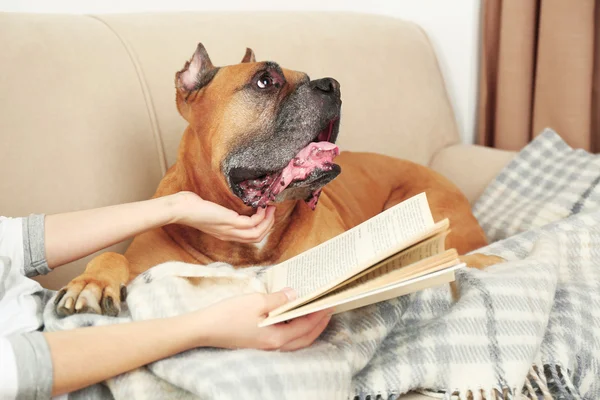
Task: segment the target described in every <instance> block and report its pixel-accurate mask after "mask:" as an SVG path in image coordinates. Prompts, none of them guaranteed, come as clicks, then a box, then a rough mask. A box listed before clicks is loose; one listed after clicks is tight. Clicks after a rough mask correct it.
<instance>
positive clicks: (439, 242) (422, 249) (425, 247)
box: [332, 230, 450, 290]
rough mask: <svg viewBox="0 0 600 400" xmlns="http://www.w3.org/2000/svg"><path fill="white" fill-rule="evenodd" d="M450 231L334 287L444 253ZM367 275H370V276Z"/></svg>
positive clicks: (410, 248) (363, 279) (397, 254)
mask: <svg viewBox="0 0 600 400" xmlns="http://www.w3.org/2000/svg"><path fill="white" fill-rule="evenodd" d="M448 233H450V231H449V230H448V231H445V232H442V233H439V234H437V235H435V236H433V237H431V238H429V239H426V240H424V241H422V242H420V243H417V244H416V245H414V246H412V247H409V248H408V249H406V250H403V251H401V252H400V253H396V254H394V255H393V256H391V257H388V258H386V259H385V260H383V261H381V262H379V263H377V264H375V265H373V266H372V267H370V268H368V269H366V270H364V271H363V272H361V273H360V274H357V275H354V276H353V277H352V278H350V279H348V280H346V281H344V282H342V283H341V284H339V285H338V286H336V287H335V288H333V289H337V288H339V287H342V286H345V285H347V284H348V283H350V282H353V281H355V280H361V281H362V282H365V281H366V280H368V279H372V278H374V277H378V276H380V275H384V274H387V273H388V272H391V271H393V270H395V269H398V268H402V267H405V266H407V265H410V264H413V263H416V262H417V261H419V260H423V259H425V258H429V257H432V256H434V255H436V254H439V253H442V252H443V251H444V250H445V248H446V247H445V243H446V236H448ZM366 275H368V277H367V276H366ZM333 289H332V290H333Z"/></svg>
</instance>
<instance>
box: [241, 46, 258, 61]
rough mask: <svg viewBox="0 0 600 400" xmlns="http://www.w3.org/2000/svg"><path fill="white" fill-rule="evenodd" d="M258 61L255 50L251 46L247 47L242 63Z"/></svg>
mask: <svg viewBox="0 0 600 400" xmlns="http://www.w3.org/2000/svg"><path fill="white" fill-rule="evenodd" d="M253 62H256V57H254V52H253V51H252V49H251V48H246V54H244V58H242V63H253Z"/></svg>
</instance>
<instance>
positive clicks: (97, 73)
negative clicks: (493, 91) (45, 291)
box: [0, 12, 514, 399]
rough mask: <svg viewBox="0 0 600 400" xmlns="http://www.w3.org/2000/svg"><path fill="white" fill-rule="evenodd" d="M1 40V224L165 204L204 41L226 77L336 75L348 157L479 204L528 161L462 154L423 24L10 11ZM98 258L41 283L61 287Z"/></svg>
mask: <svg viewBox="0 0 600 400" xmlns="http://www.w3.org/2000/svg"><path fill="white" fill-rule="evenodd" d="M0 38H2V40H1V41H0V65H1V68H2V74H1V75H0V169H1V170H2V171H3V176H2V179H0V193H1V195H0V215H7V216H23V215H27V214H30V213H47V214H51V213H59V212H64V211H74V210H78V209H85V208H91V207H100V206H106V205H110V204H116V203H122V202H130V201H135V200H141V199H146V198H149V197H150V196H152V194H153V193H154V190H155V188H156V187H157V185H158V182H159V181H160V179H161V177H162V176H163V174H164V173H165V171H166V169H167V168H168V167H169V166H170V165H171V164H172V163H173V162H174V161H175V158H176V150H177V147H178V143H179V140H180V138H181V134H182V132H183V130H184V129H185V126H186V123H185V121H184V120H183V118H181V117H180V116H179V114H178V112H177V110H176V107H175V90H174V75H175V72H176V71H177V70H179V69H181V67H182V66H183V64H184V63H185V61H186V60H187V59H189V57H190V56H191V55H192V53H193V51H194V49H195V47H196V45H197V43H198V42H202V43H203V44H204V45H205V47H206V48H207V50H208V52H209V54H210V57H211V59H212V61H213V63H214V64H215V65H226V64H232V63H237V62H239V61H240V60H241V59H242V56H243V55H244V52H245V49H246V47H251V48H252V49H253V50H254V51H255V53H256V55H257V59H259V60H274V61H277V62H279V63H280V64H281V65H282V66H284V67H287V68H292V69H296V70H301V71H305V72H307V73H308V74H309V75H310V76H311V77H312V78H315V77H325V76H332V77H335V78H336V79H337V80H338V81H339V82H340V84H341V91H342V100H343V106H342V122H341V128H340V135H339V139H338V144H339V146H340V148H341V150H357V151H372V152H378V153H383V154H387V155H392V156H396V157H400V158H405V159H409V160H412V161H415V162H418V163H421V164H424V165H429V166H430V167H431V168H433V169H435V170H437V171H439V172H441V173H442V174H444V175H446V176H447V177H448V178H449V179H451V180H452V181H454V182H455V183H456V184H457V185H458V186H459V187H460V188H461V189H462V190H463V192H464V193H465V194H466V195H467V197H468V198H469V200H470V201H474V200H476V199H477V197H478V196H479V195H480V194H481V192H482V191H483V189H484V187H485V186H486V184H487V183H488V182H489V181H490V180H491V179H492V178H493V177H494V176H495V175H496V174H497V172H498V171H499V170H500V169H501V168H502V167H503V166H504V165H506V163H507V162H508V161H509V160H510V159H511V158H512V157H513V155H514V154H513V153H511V152H505V151H499V150H494V149H490V148H484V147H480V146H476V145H465V144H462V143H461V141H460V137H459V134H458V131H457V125H456V121H455V117H454V113H453V109H452V105H451V104H450V101H449V99H448V95H447V92H446V87H445V84H444V80H443V78H442V75H441V73H440V68H439V65H438V61H437V59H436V55H435V53H434V50H433V48H432V46H431V43H430V42H429V40H428V38H427V35H426V34H425V32H424V31H423V30H422V29H421V28H420V27H419V26H417V25H415V24H414V23H411V22H406V21H402V20H399V19H393V18H388V17H383V16H373V15H363V14H352V13H300V12H298V13H262V12H261V13H249V12H244V13H160V14H118V15H38V14H12V13H0ZM127 244H128V243H127V242H124V243H120V244H118V245H116V246H114V248H112V249H111V250H113V251H119V252H122V251H123V250H124V249H125V248H126V246H127ZM90 258H91V257H88V258H86V259H83V260H80V261H77V262H74V263H71V264H69V265H67V266H64V267H62V268H60V269H58V270H55V271H53V272H52V273H50V274H48V275H47V276H43V277H40V278H39V281H40V282H41V283H42V285H44V286H45V287H48V288H51V289H57V288H60V287H61V286H63V285H64V284H65V283H67V282H68V281H69V280H70V279H71V278H73V277H74V276H76V275H78V274H79V273H81V271H82V270H83V268H84V267H85V264H86V262H87V261H89V259H90ZM412 396H418V395H412ZM404 398H409V397H403V399H404Z"/></svg>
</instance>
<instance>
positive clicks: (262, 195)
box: [240, 142, 340, 210]
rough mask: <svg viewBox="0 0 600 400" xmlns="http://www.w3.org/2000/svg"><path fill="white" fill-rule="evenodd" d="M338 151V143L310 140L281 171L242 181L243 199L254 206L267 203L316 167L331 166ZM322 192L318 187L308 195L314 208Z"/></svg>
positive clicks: (305, 176)
mask: <svg viewBox="0 0 600 400" xmlns="http://www.w3.org/2000/svg"><path fill="white" fill-rule="evenodd" d="M339 152H340V151H339V149H338V147H337V146H336V145H335V144H333V143H330V142H318V143H315V142H312V143H310V144H309V145H308V146H306V147H305V148H303V149H302V150H300V152H298V154H296V157H294V158H293V159H292V160H291V161H290V162H289V164H288V165H287V166H286V167H285V168H284V169H283V170H282V171H281V173H279V175H269V176H267V177H266V178H265V179H263V180H262V181H258V180H253V181H245V182H242V183H241V184H240V187H241V188H242V189H243V190H244V199H243V200H244V202H245V203H246V204H248V205H252V206H253V207H265V206H266V205H267V204H268V203H269V202H271V201H274V200H275V197H276V196H277V195H278V194H279V193H281V192H283V190H284V189H285V188H287V187H288V186H289V185H290V184H291V183H292V182H294V181H301V180H304V179H306V178H307V177H308V176H309V175H310V174H311V173H312V172H313V171H315V170H316V169H321V170H323V171H329V170H331V168H332V167H333V159H334V158H335V157H336V156H337V155H338V154H339ZM320 194H321V190H320V189H319V190H316V191H315V192H314V193H313V194H312V196H311V198H310V199H307V202H308V204H309V206H310V207H311V208H312V209H313V210H314V209H315V207H316V205H317V201H318V199H319V195H320Z"/></svg>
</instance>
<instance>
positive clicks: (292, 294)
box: [283, 287, 296, 301]
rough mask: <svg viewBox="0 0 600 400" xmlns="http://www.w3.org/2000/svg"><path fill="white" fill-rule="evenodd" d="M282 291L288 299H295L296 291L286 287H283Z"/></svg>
mask: <svg viewBox="0 0 600 400" xmlns="http://www.w3.org/2000/svg"><path fill="white" fill-rule="evenodd" d="M283 293H285V295H286V296H287V298H288V301H292V300H294V299H296V291H295V290H294V289H292V288H289V287H286V288H284V289H283Z"/></svg>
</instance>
